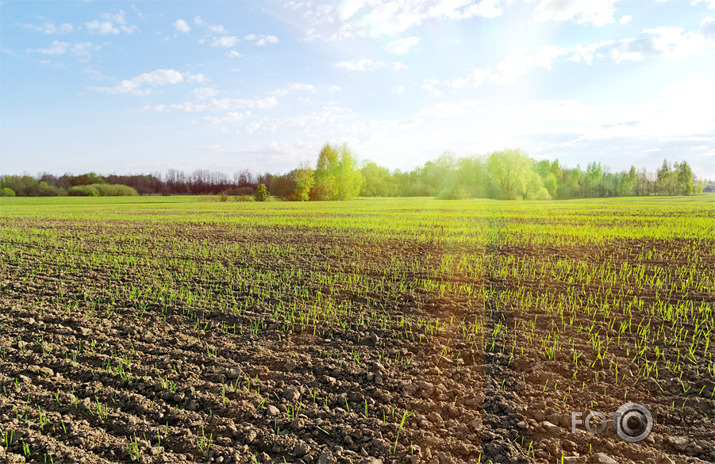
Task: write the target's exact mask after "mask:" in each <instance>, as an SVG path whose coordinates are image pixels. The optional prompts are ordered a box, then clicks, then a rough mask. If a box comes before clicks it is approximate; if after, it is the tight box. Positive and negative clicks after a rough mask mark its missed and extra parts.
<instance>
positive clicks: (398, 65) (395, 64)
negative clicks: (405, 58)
mask: <svg viewBox="0 0 715 464" xmlns="http://www.w3.org/2000/svg"><path fill="white" fill-rule="evenodd" d="M392 69H394V70H395V71H404V70H405V69H407V65H406V64H405V63H401V62H399V61H393V62H392Z"/></svg>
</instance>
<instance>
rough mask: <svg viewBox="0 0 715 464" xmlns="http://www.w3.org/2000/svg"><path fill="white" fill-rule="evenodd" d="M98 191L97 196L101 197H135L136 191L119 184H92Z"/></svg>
mask: <svg viewBox="0 0 715 464" xmlns="http://www.w3.org/2000/svg"><path fill="white" fill-rule="evenodd" d="M90 187H94V188H96V189H97V190H98V191H99V195H100V196H103V197H134V196H137V195H138V193H137V190H136V189H135V188H133V187H129V186H128V185H121V184H92V185H91V186H90Z"/></svg>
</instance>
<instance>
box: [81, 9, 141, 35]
mask: <svg viewBox="0 0 715 464" xmlns="http://www.w3.org/2000/svg"><path fill="white" fill-rule="evenodd" d="M102 19H103V20H102V21H100V20H94V21H89V22H87V23H85V27H86V28H87V31H88V32H89V33H90V34H99V35H117V34H119V33H120V32H124V33H125V34H131V33H133V32H136V31H137V30H139V28H137V26H129V25H128V24H127V19H126V15H125V13H124V10H119V11H117V12H114V13H105V14H103V15H102Z"/></svg>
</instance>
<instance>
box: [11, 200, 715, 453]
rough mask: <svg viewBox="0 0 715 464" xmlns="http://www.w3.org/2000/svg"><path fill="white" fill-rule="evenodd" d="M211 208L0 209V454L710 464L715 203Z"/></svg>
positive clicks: (91, 204) (156, 203)
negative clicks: (644, 418) (610, 418)
mask: <svg viewBox="0 0 715 464" xmlns="http://www.w3.org/2000/svg"><path fill="white" fill-rule="evenodd" d="M207 200H208V198H207V197H118V198H102V197H98V198H68V197H64V198H4V199H0V288H1V292H0V429H1V436H0V457H2V456H3V455H5V456H7V459H9V460H11V459H17V460H18V461H10V462H22V461H21V459H24V458H26V459H27V461H28V462H43V463H44V462H55V463H59V462H82V463H100V462H131V461H137V462H147V463H154V462H156V463H160V462H166V463H173V462H217V463H219V462H223V463H231V462H236V463H251V462H261V463H268V462H276V463H282V462H288V463H312V462H320V463H323V464H326V463H331V462H335V463H376V462H383V463H392V462H395V463H431V464H444V463H471V462H474V463H487V462H490V461H492V462H501V463H507V462H550V463H552V462H564V463H567V462H570V463H586V462H602V463H608V462H612V461H609V459H611V458H612V459H614V460H615V461H616V462H620V463H626V462H653V463H667V462H715V434H713V431H712V424H713V423H714V422H715V391H714V388H715V362H714V361H713V356H712V352H713V349H715V346H713V345H715V334H714V333H713V326H714V319H713V307H714V306H715V196H714V195H709V196H700V197H687V198H664V197H657V198H656V197H652V198H625V199H623V198H621V199H599V200H575V201H550V202H500V201H489V200H465V201H438V200H433V199H364V200H355V201H351V202H341V203H335V202H317V203H287V202H269V203H240V202H230V201H229V202H225V203H222V202H217V201H207ZM629 401H635V402H638V403H641V404H643V405H645V406H647V407H648V408H649V409H650V411H651V413H652V415H653V418H654V425H653V429H652V433H651V434H650V436H649V437H648V438H647V439H645V440H644V441H641V442H639V443H629V442H627V441H625V440H623V439H621V438H620V437H619V436H618V435H617V434H616V433H614V432H613V430H612V429H611V427H607V428H606V430H605V431H604V432H603V433H601V434H598V435H597V434H591V433H589V432H587V431H586V429H585V427H584V425H583V424H582V425H579V427H578V428H577V430H576V431H575V432H574V431H573V430H572V413H575V412H576V413H581V414H582V418H585V417H586V415H587V414H588V413H589V412H591V411H593V412H602V413H604V414H605V413H608V412H614V411H616V410H618V408H619V407H620V406H621V405H623V404H624V403H627V402H629ZM598 424H599V419H598V418H596V419H594V420H593V421H592V422H591V426H592V428H598V427H597V426H598ZM609 457H610V458H609Z"/></svg>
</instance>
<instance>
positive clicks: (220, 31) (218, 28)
mask: <svg viewBox="0 0 715 464" xmlns="http://www.w3.org/2000/svg"><path fill="white" fill-rule="evenodd" d="M206 27H207V28H208V30H209V31H211V32H213V33H214V34H226V32H228V31H226V28H224V27H223V26H222V25H220V24H216V25H208V26H206Z"/></svg>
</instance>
